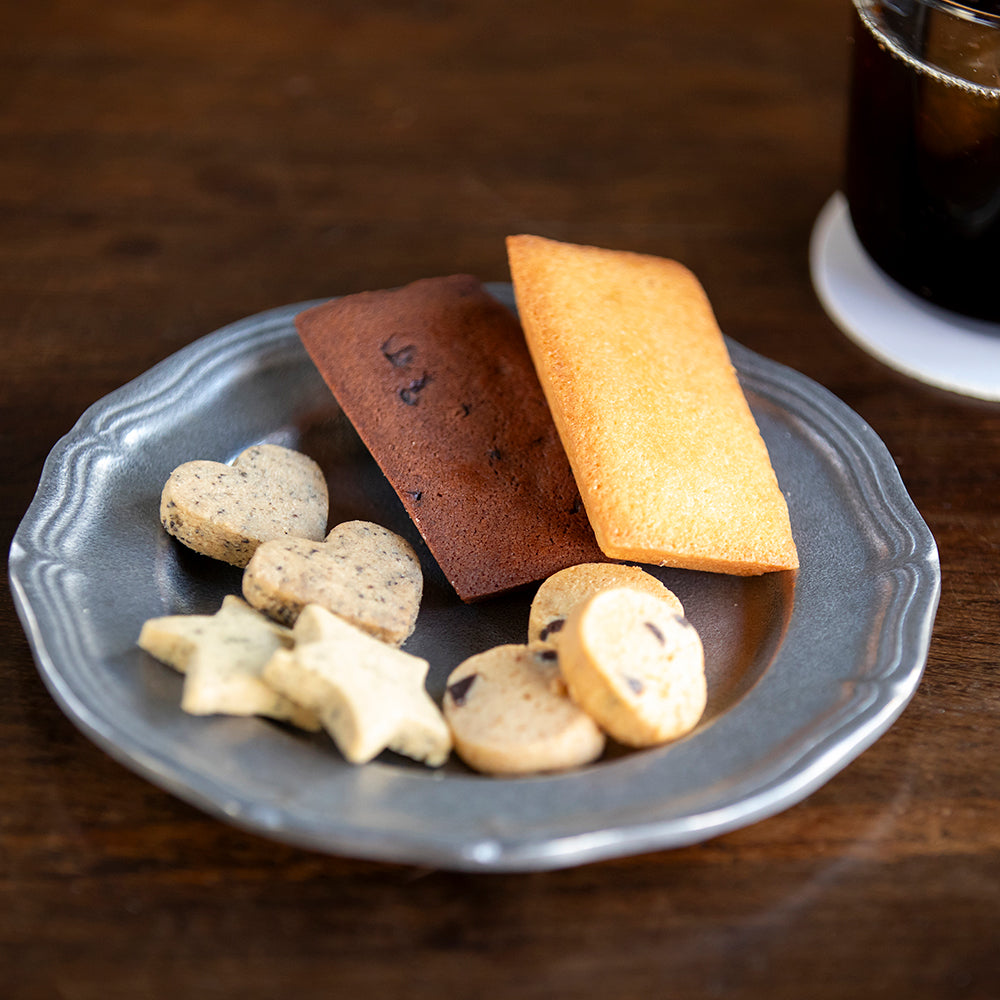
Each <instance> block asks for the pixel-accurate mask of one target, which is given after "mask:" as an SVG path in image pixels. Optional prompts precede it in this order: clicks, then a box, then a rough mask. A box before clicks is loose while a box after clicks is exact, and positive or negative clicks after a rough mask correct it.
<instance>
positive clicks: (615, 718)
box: [558, 588, 707, 747]
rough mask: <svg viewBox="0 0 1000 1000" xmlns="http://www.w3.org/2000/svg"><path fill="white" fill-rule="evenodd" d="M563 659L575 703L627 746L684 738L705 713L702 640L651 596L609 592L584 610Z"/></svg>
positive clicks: (565, 633)
mask: <svg viewBox="0 0 1000 1000" xmlns="http://www.w3.org/2000/svg"><path fill="white" fill-rule="evenodd" d="M558 656H559V669H560V670H561V672H562V675H563V677H564V678H565V679H566V685H567V687H568V688H569V692H570V695H571V697H572V698H573V700H574V701H576V702H577V704H579V705H580V707H581V708H583V709H584V710H585V711H586V712H587V713H588V714H589V715H590V716H591V717H592V718H593V719H594V720H595V721H596V722H597V723H598V724H599V725H600V726H601V728H602V729H604V731H605V732H607V733H608V735H609V736H612V737H613V738H614V739H616V740H618V741H619V742H620V743H624V744H625V745H626V746H631V747H646V746H653V745H655V744H658V743H665V742H667V741H668V740H672V739H676V738H677V737H679V736H683V735H684V734H685V733H687V732H690V730H692V729H693V728H694V727H695V726H696V725H697V723H698V720H699V719H700V718H701V716H702V713H703V712H704V710H705V702H706V697H707V688H706V683H705V658H704V652H703V650H702V645H701V639H700V638H699V636H698V633H697V632H696V631H695V629H694V627H693V626H692V625H691V624H690V622H688V621H687V619H685V618H683V617H681V616H680V615H678V614H676V613H675V612H674V610H673V609H672V608H671V606H670V605H669V604H667V603H666V602H665V601H663V600H661V599H659V598H656V597H653V596H652V595H650V594H642V593H639V592H638V591H635V590H629V589H625V588H620V589H615V590H606V591H603V592H602V593H600V594H597V595H595V596H594V597H591V598H590V599H589V600H587V601H584V602H583V603H582V604H579V605H577V606H576V608H575V609H574V610H573V611H572V612H571V613H570V616H569V618H567V619H566V625H565V627H564V628H563V630H562V633H561V637H560V640H559V646H558Z"/></svg>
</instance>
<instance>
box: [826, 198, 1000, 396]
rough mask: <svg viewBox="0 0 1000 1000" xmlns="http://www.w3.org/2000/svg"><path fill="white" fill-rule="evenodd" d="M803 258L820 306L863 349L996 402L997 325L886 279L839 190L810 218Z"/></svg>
mask: <svg viewBox="0 0 1000 1000" xmlns="http://www.w3.org/2000/svg"><path fill="white" fill-rule="evenodd" d="M809 264H810V268H811V270H812V280H813V286H814V287H815V289H816V294H817V295H818V296H819V299H820V302H822V304H823V308H824V309H825V310H826V311H827V313H829V315H830V318H831V319H832V320H833V321H834V322H835V323H836V324H837V325H838V326H839V327H840V328H841V330H843V331H844V333H846V334H847V335H848V336H849V337H850V338H851V339H852V340H853V341H855V342H856V343H857V344H858V345H859V346H860V347H862V348H863V349H864V350H866V351H868V353H869V354H872V355H874V356H875V357H876V358H878V359H879V360H880V361H882V362H884V363H885V364H887V365H889V367H891V368H895V369H896V370H897V371H900V372H903V374H905V375H909V376H910V377H911V378H915V379H919V380H920V381H921V382H926V383H927V384H929V385H934V386H937V387H938V388H941V389H948V390H950V391H951V392H958V393H961V394H963V395H966V396H975V397H977V398H979V399H993V400H1000V323H987V322H985V321H981V320H975V319H970V318H967V317H964V316H959V315H956V314H955V313H951V312H948V311H946V310H944V309H940V308H938V307H936V306H933V305H931V304H930V303H927V302H924V301H923V300H922V299H920V298H918V297H917V296H916V295H913V294H912V293H911V292H909V291H907V290H906V289H905V288H903V287H902V286H901V285H898V284H896V283H895V282H894V281H892V280H891V279H889V278H888V277H887V276H886V275H885V274H883V273H882V271H880V270H879V269H878V268H877V267H876V266H875V264H874V263H872V261H871V258H869V256H868V255H867V253H866V252H865V250H864V249H863V248H862V246H861V244H860V242H859V241H858V238H857V235H856V234H855V232H854V227H853V226H852V225H851V219H850V214H849V212H848V208H847V199H846V198H845V197H844V195H843V194H841V193H839V192H838V193H836V194H834V195H833V197H831V198H830V200H829V201H828V202H827V203H826V205H824V207H823V211H822V212H820V214H819V217H818V218H817V220H816V225H815V226H814V228H813V232H812V239H811V241H810V246H809Z"/></svg>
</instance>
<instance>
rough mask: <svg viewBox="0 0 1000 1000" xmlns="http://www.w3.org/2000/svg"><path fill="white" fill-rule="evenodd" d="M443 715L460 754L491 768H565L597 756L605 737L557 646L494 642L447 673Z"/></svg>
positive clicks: (485, 770)
mask: <svg viewBox="0 0 1000 1000" xmlns="http://www.w3.org/2000/svg"><path fill="white" fill-rule="evenodd" d="M443 710H444V717H445V719H446V720H447V721H448V725H449V726H450V728H451V733H452V740H453V742H454V745H455V750H456V752H457V753H458V755H459V756H460V757H461V758H462V760H464V761H465V763H466V764H468V765H469V767H471V768H473V769H474V770H476V771H482V772H483V773H485V774H506V775H515V774H531V773H534V772H538V771H560V770H565V769H567V768H571V767H578V766H579V765H581V764H588V763H590V762H591V761H593V760H596V759H597V758H598V757H599V756H600V755H601V753H602V752H603V750H604V744H605V737H604V734H603V733H602V732H601V730H600V729H599V728H598V726H597V725H596V724H595V723H594V721H593V720H592V719H591V718H590V717H589V716H588V715H586V714H585V713H584V712H583V711H581V710H580V708H579V707H578V706H577V705H575V704H574V703H573V702H572V701H571V700H570V698H569V697H568V696H567V694H566V686H565V684H564V683H563V680H562V676H561V674H560V673H559V665H558V663H557V661H556V657H555V654H554V651H553V650H551V649H547V648H545V647H539V646H534V647H533V646H519V645H505V646H495V647H494V648H492V649H488V650H486V651H485V652H483V653H477V654H476V655H475V656H471V657H469V658H468V659H467V660H465V661H464V662H462V663H460V664H459V665H458V666H457V667H456V668H455V669H454V670H453V671H452V672H451V675H450V676H449V678H448V684H447V688H446V690H445V695H444V704H443Z"/></svg>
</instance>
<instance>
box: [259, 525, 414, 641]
mask: <svg viewBox="0 0 1000 1000" xmlns="http://www.w3.org/2000/svg"><path fill="white" fill-rule="evenodd" d="M422 594H423V574H422V573H421V572H420V560H419V559H418V558H417V555H416V553H415V552H414V551H413V548H412V547H411V546H410V544H409V542H407V541H406V540H405V539H404V538H400V536H399V535H397V534H395V533H394V532H392V531H389V529H388V528H383V527H382V526H381V525H378V524H372V523H371V522H369V521H345V522H344V523H342V524H338V525H337V526H336V527H335V528H334V529H333V530H332V531H331V532H330V534H329V535H327V537H326V541H325V542H311V541H307V540H306V539H302V538H281V539H275V540H273V541H269V542H265V543H264V544H263V545H261V546H260V547H259V548H258V549H257V551H256V552H255V553H254V555H253V558H252V559H251V560H250V563H249V564H248V565H247V568H246V570H245V571H244V573H243V596H244V597H245V598H246V599H247V601H248V602H249V603H250V604H251V605H253V607H255V608H257V609H258V610H260V611H263V612H265V613H266V614H268V615H270V616H271V617H272V618H274V619H275V620H276V621H278V622H281V623H282V624H284V625H294V623H295V620H296V619H297V618H298V615H299V612H300V611H301V610H302V609H303V608H304V607H305V606H306V605H307V604H318V605H319V606H320V607H322V608H325V609H326V610H327V611H330V612H332V613H333V614H335V615H338V616H339V617H341V618H343V619H345V620H346V621H349V622H350V623H351V624H352V625H356V626H357V627H358V628H360V629H363V630H364V631H365V632H368V633H369V634H370V635H373V636H375V637H376V638H377V639H381V640H382V641H383V642H389V643H392V644H394V645H397V646H398V645H401V644H402V643H403V642H404V641H405V640H406V638H407V637H408V636H409V635H410V634H411V633H412V632H413V628H414V626H415V624H416V621H417V612H418V611H419V609H420V598H421V595H422Z"/></svg>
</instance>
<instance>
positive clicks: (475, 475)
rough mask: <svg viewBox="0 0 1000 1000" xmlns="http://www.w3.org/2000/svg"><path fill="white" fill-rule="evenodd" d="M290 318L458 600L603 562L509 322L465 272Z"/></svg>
mask: <svg viewBox="0 0 1000 1000" xmlns="http://www.w3.org/2000/svg"><path fill="white" fill-rule="evenodd" d="M295 322H296V327H297V329H298V332H299V336H300V337H301V340H302V343H303V344H304V345H305V348H306V350H307V351H308V352H309V355H310V357H311V358H312V360H313V362H314V363H315V365H316V367H317V368H318V369H319V371H320V373H321V374H322V376H323V378H324V379H325V380H326V383H327V385H329V387H330V390H331V391H332V392H333V395H334V397H335V398H336V400H337V402H338V403H339V405H340V407H341V408H342V409H343V411H344V413H345V414H346V415H347V417H348V419H349V420H350V421H351V422H352V424H353V425H354V427H355V429H356V430H357V432H358V434H359V435H360V437H361V439H362V440H363V441H364V443H365V444H366V446H367V447H368V449H369V451H370V452H371V454H372V455H373V456H374V458H375V460H376V461H377V462H378V464H379V466H380V467H381V469H382V471H383V472H384V473H385V475H386V477H387V478H388V480H389V482H390V483H391V484H392V486H393V488H394V489H395V491H396V493H397V494H398V495H399V498H400V500H401V501H402V503H403V506H404V507H405V508H406V511H407V513H408V514H409V515H410V517H411V518H412V520H413V523H414V524H415V525H416V527H417V528H418V530H419V531H420V533H421V535H422V536H423V538H424V540H425V541H426V543H427V546H428V548H429V549H430V551H431V553H432V554H433V555H434V558H435V559H436V560H437V562H438V564H439V565H440V567H441V569H442V571H443V572H444V574H445V576H446V577H447V578H448V580H449V582H450V583H451V584H452V586H453V587H454V588H455V590H456V592H457V593H458V595H459V597H460V598H461V599H462V600H463V601H475V600H478V599H481V598H485V597H489V596H491V595H493V594H497V593H501V592H503V591H507V590H512V589H514V588H516V587H519V586H521V585H523V584H528V583H532V582H534V581H537V580H541V579H543V578H545V577H547V576H550V575H551V574H552V573H554V572H556V571H557V570H559V569H563V568H564V567H566V566H571V565H574V564H576V563H580V562H600V561H605V560H606V557H605V556H604V555H602V553H601V551H600V549H599V548H598V546H597V542H596V540H595V538H594V533H593V530H592V529H591V527H590V523H589V521H588V519H587V514H586V512H585V511H584V509H583V505H582V503H581V501H580V496H579V493H578V491H577V488H576V483H575V481H574V479H573V474H572V472H571V471H570V467H569V462H568V461H567V459H566V455H565V452H564V451H563V447H562V444H561V442H560V440H559V436H558V434H557V433H556V429H555V425H554V424H553V422H552V418H551V415H550V413H549V410H548V406H547V404H546V402H545V398H544V396H543V394H542V390H541V387H540V385H539V383H538V378H537V376H536V374H535V369H534V366H533V364H532V361H531V357H530V355H529V354H528V349H527V346H526V345H525V342H524V336H523V333H522V331H521V328H520V324H519V323H518V321H517V319H516V318H515V316H514V315H513V314H512V313H511V312H510V310H508V309H507V308H506V307H505V306H503V305H502V304H501V303H499V302H497V301H496V299H494V298H493V297H492V296H491V295H489V294H488V292H487V291H486V290H485V289H484V288H483V286H482V285H481V284H480V282H479V281H478V280H477V279H476V278H474V277H471V276H468V275H453V276H450V277H443V278H427V279H422V280H419V281H415V282H413V283H412V284H410V285H407V286H405V287H403V288H399V289H394V290H387V291H375V292H361V293H358V294H355V295H349V296H346V297H344V298H341V299H335V300H333V301H331V302H328V303H324V304H323V305H319V306H315V307H313V308H311V309H308V310H306V311H305V312H303V313H301V314H299V316H297V317H296V321H295Z"/></svg>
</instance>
